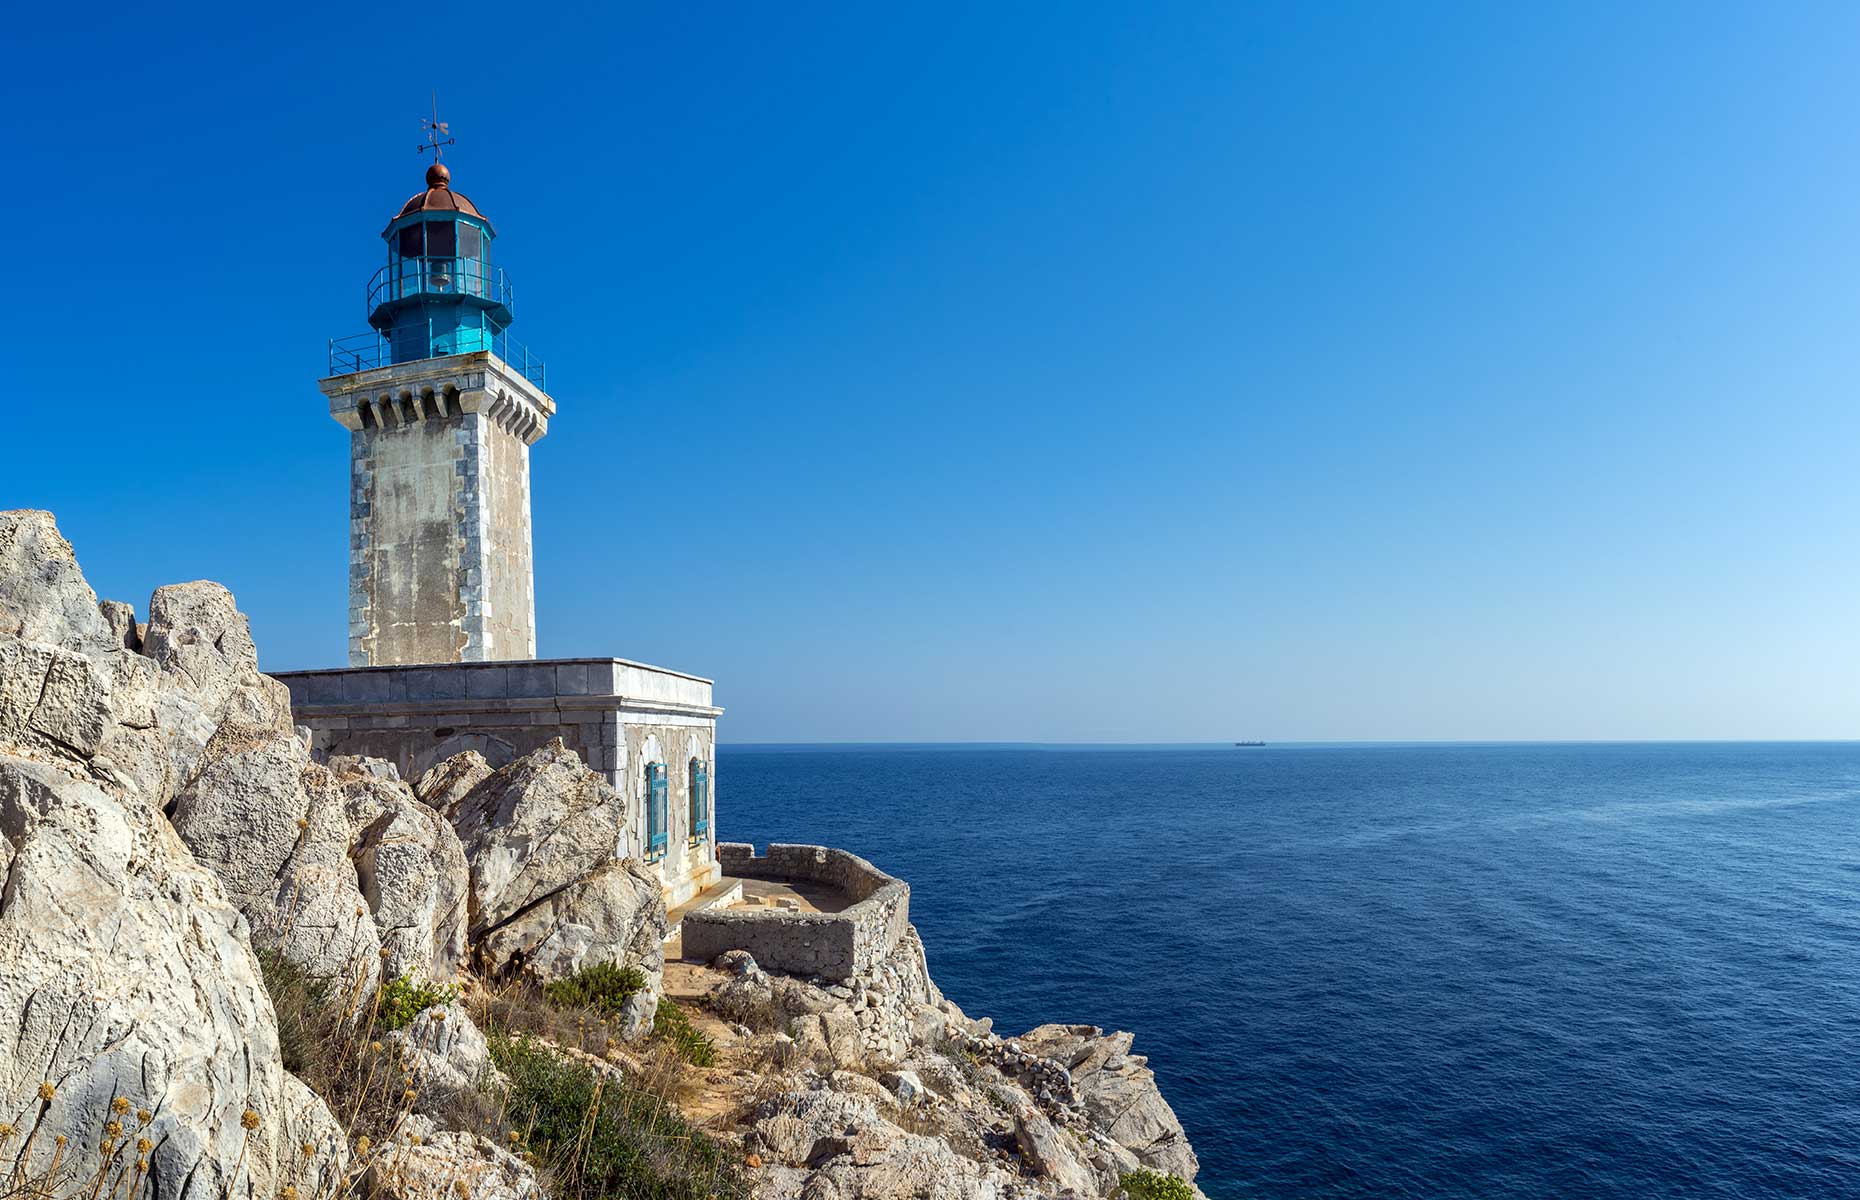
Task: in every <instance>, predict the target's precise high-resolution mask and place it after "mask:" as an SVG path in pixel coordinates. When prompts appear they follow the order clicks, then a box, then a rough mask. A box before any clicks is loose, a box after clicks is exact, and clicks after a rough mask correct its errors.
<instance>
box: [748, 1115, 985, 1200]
mask: <svg viewBox="0 0 1860 1200" xmlns="http://www.w3.org/2000/svg"><path fill="white" fill-rule="evenodd" d="M746 1145H747V1146H748V1148H749V1150H750V1151H751V1152H752V1153H756V1154H759V1155H760V1156H762V1157H763V1158H764V1159H765V1160H766V1161H768V1162H769V1163H771V1165H773V1166H774V1167H776V1168H777V1170H776V1171H772V1172H770V1173H769V1175H768V1176H767V1177H766V1179H765V1180H764V1181H761V1182H760V1186H759V1187H758V1192H757V1194H758V1195H759V1196H765V1197H773V1196H776V1195H786V1196H800V1197H804V1198H805V1200H1005V1197H1007V1196H1008V1195H1009V1194H1010V1192H1011V1190H1012V1189H1013V1187H1014V1181H1013V1179H1012V1178H1011V1177H1010V1176H1009V1175H1008V1174H1007V1173H1006V1172H1005V1171H1002V1170H1001V1169H1000V1168H998V1167H994V1166H987V1165H984V1164H982V1163H978V1162H976V1161H974V1160H972V1159H969V1158H964V1157H962V1156H961V1155H959V1154H957V1153H956V1152H955V1151H954V1150H952V1149H951V1148H950V1147H949V1145H948V1144H947V1143H946V1142H944V1141H942V1140H940V1139H937V1138H930V1137H921V1136H918V1135H915V1134H908V1133H905V1132H904V1131H903V1130H901V1129H899V1128H897V1127H896V1126H894V1125H892V1124H891V1123H889V1122H888V1121H886V1120H885V1119H884V1118H883V1117H882V1116H880V1114H879V1111H878V1108H877V1106H876V1105H875V1104H874V1103H873V1102H872V1101H871V1100H869V1099H866V1098H864V1097H862V1096H852V1095H845V1094H842V1093H839V1092H833V1091H811V1092H787V1093H783V1094H781V1095H778V1096H775V1097H773V1098H771V1099H769V1100H766V1101H764V1102H763V1103H762V1104H761V1105H760V1106H758V1108H757V1109H756V1113H755V1120H754V1124H753V1126H752V1128H751V1130H750V1132H749V1135H748V1137H747V1139H746ZM781 1168H788V1169H790V1170H792V1169H797V1168H806V1169H807V1171H808V1173H807V1174H804V1175H801V1174H790V1173H787V1172H786V1171H783V1170H781ZM771 1186H774V1187H781V1188H786V1189H788V1190H786V1191H782V1192H777V1191H772V1190H770V1188H771Z"/></svg>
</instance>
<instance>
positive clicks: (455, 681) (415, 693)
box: [402, 667, 465, 700]
mask: <svg viewBox="0 0 1860 1200" xmlns="http://www.w3.org/2000/svg"><path fill="white" fill-rule="evenodd" d="M402 674H403V675H404V676H405V678H406V681H407V699H409V700H463V699H465V672H464V671H461V670H459V669H458V668H456V667H418V668H415V669H414V670H411V671H405V672H402Z"/></svg>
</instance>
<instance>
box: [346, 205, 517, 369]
mask: <svg viewBox="0 0 1860 1200" xmlns="http://www.w3.org/2000/svg"><path fill="white" fill-rule="evenodd" d="M381 237H382V240H383V241H385V242H386V243H387V249H388V261H387V265H386V266H384V267H382V268H381V269H380V270H378V271H376V272H375V273H374V276H373V277H372V278H370V279H369V281H368V288H367V294H366V304H367V311H368V323H369V325H371V326H372V327H373V328H374V332H373V333H371V334H356V335H352V336H349V337H343V338H331V339H330V342H329V373H330V374H331V375H347V374H352V373H354V372H356V371H366V370H371V369H373V368H376V367H385V366H391V365H394V364H397V363H408V362H418V361H420V360H421V359H427V358H442V357H445V356H446V355H451V354H469V353H474V352H477V351H487V350H488V351H490V352H491V353H493V354H495V355H497V356H498V357H499V358H501V359H503V360H504V361H505V362H506V363H509V364H510V365H511V366H512V367H514V368H515V369H516V370H517V371H518V372H519V373H521V374H522V375H523V377H524V378H525V379H527V380H529V381H530V382H531V383H533V384H535V385H536V386H537V387H539V388H543V389H544V390H547V386H548V385H547V382H546V376H545V373H544V370H543V363H542V360H541V359H540V358H538V357H536V356H535V355H532V354H531V353H530V350H529V347H527V346H525V345H523V343H521V342H515V341H512V340H511V339H510V337H509V334H508V332H507V331H508V329H509V328H510V323H511V321H512V319H513V318H512V315H511V307H512V305H513V304H514V302H515V299H516V291H515V289H514V288H513V287H511V284H510V278H509V276H507V275H506V274H504V271H503V269H502V268H501V267H497V266H493V265H492V263H491V243H492V242H493V241H495V240H496V238H497V231H496V230H495V229H494V228H493V227H492V225H491V223H490V221H488V220H486V219H484V218H483V217H481V216H477V215H473V214H469V213H466V212H461V211H449V210H421V211H416V212H410V213H407V214H405V215H403V216H399V217H396V218H395V219H394V220H392V221H390V222H388V225H387V228H386V229H384V230H382V231H381Z"/></svg>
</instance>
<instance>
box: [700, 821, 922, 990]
mask: <svg viewBox="0 0 1860 1200" xmlns="http://www.w3.org/2000/svg"><path fill="white" fill-rule="evenodd" d="M717 859H718V863H719V865H720V866H721V867H722V868H723V873H724V875H726V876H734V877H736V878H740V879H768V880H774V881H777V882H782V883H812V884H821V885H824V886H827V887H831V888H833V889H834V890H836V891H839V892H841V893H843V894H844V895H846V896H847V897H848V898H849V899H851V900H852V901H853V902H854V903H852V904H851V905H849V906H848V907H847V908H845V909H844V910H842V911H840V912H836V913H811V912H793V911H787V910H782V909H722V910H715V909H704V910H699V911H697V912H693V913H690V914H687V915H686V917H685V918H684V953H685V957H687V958H695V959H699V960H701V961H706V962H707V961H709V960H711V959H713V958H715V957H717V956H718V955H719V954H722V953H723V952H724V951H726V950H747V951H748V952H749V953H750V954H751V955H752V956H754V958H755V960H756V962H758V963H760V964H761V965H762V966H763V967H765V968H767V969H768V970H772V971H780V972H783V973H784V974H789V975H818V976H821V977H823V978H826V979H851V978H854V977H864V976H867V975H870V974H871V973H872V971H873V970H875V969H876V968H877V966H878V964H879V963H881V962H882V961H884V960H885V959H886V958H887V957H889V956H890V955H891V953H892V951H893V950H895V949H897V946H898V942H899V939H901V938H902V937H903V936H904V934H905V931H906V930H908V929H909V928H910V920H911V914H910V906H911V889H910V886H909V885H908V884H906V883H905V882H904V881H903V880H901V879H896V878H893V877H892V876H890V875H887V874H885V873H884V872H883V871H881V870H879V869H878V868H877V867H875V866H873V865H872V864H871V863H869V862H867V861H866V860H865V859H863V858H860V857H859V856H858V855H856V854H850V853H848V852H846V851H844V850H835V849H833V848H831V847H828V846H803V845H788V844H783V843H776V844H773V845H771V846H769V848H768V853H767V854H766V855H760V856H758V855H757V854H756V852H755V847H754V846H750V845H747V844H746V843H742V842H723V843H720V844H719V845H718V847H717Z"/></svg>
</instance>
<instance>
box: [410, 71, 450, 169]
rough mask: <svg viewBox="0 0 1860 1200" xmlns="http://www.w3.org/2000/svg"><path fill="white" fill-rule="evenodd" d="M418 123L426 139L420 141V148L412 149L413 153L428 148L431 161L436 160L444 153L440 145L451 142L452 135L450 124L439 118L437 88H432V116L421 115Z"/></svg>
mask: <svg viewBox="0 0 1860 1200" xmlns="http://www.w3.org/2000/svg"><path fill="white" fill-rule="evenodd" d="M420 125H421V126H422V127H423V128H424V129H425V131H426V141H425V142H423V143H421V145H420V148H419V149H418V150H416V151H414V153H416V154H425V153H426V152H427V151H428V150H431V151H432V152H433V161H434V162H438V161H439V159H440V157H441V156H442V155H444V154H445V151H444V150H443V149H441V147H444V146H450V145H451V144H452V142H453V137H452V126H451V124H450V123H448V122H445V121H442V120H440V119H439V89H437V88H434V89H433V117H432V119H431V120H430V121H429V120H427V119H426V118H425V117H421V118H420Z"/></svg>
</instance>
